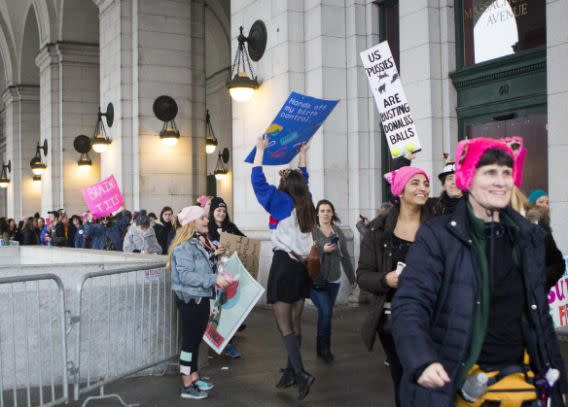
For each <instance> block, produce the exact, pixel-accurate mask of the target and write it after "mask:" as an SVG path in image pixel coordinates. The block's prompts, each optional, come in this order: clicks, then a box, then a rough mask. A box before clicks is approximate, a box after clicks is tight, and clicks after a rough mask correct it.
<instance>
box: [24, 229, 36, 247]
mask: <svg viewBox="0 0 568 407" xmlns="http://www.w3.org/2000/svg"><path fill="white" fill-rule="evenodd" d="M20 244H21V245H23V246H32V245H37V244H39V241H38V237H37V234H36V233H35V230H33V229H25V230H23V231H22V241H21V242H20Z"/></svg>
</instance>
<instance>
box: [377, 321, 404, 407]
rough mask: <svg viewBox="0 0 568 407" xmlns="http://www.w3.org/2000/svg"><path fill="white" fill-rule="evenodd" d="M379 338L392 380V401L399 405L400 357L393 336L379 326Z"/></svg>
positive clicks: (397, 406)
mask: <svg viewBox="0 0 568 407" xmlns="http://www.w3.org/2000/svg"><path fill="white" fill-rule="evenodd" d="M379 339H380V340H381V344H382V345H383V349H384V351H385V355H386V356H387V359H388V361H389V370H390V374H391V377H392V382H393V385H394V401H395V404H396V407H399V406H400V395H399V394H398V393H399V389H400V382H401V380H402V365H401V363H400V359H399V358H398V355H397V354H396V348H395V344H394V338H393V337H392V335H391V334H390V333H386V332H382V331H381V328H380V327H379Z"/></svg>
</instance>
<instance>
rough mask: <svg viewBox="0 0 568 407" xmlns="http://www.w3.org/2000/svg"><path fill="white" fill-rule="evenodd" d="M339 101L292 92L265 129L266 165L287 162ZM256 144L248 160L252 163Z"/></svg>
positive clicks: (264, 163) (264, 160)
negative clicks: (266, 138) (266, 144)
mask: <svg viewBox="0 0 568 407" xmlns="http://www.w3.org/2000/svg"><path fill="white" fill-rule="evenodd" d="M337 102H339V101H338V100H325V99H317V98H313V97H311V96H306V95H302V94H301V93H297V92H292V93H290V96H288V99H287V100H286V103H284V106H282V108H281V109H280V111H279V112H278V114H277V115H276V117H275V118H274V120H273V121H272V124H270V126H268V129H266V135H267V137H268V146H267V147H266V150H264V159H263V161H262V164H263V165H282V164H288V163H289V162H290V161H292V159H293V158H294V157H295V156H296V154H298V152H299V151H300V146H301V145H302V144H304V143H307V142H308V141H309V140H310V138H311V137H312V136H313V135H314V133H315V132H316V131H317V130H318V129H319V128H320V126H321V124H322V123H323V122H324V120H325V119H327V116H329V114H330V113H331V111H332V110H333V108H334V107H335V105H337ZM255 154H256V147H255V148H253V149H252V151H251V152H250V154H249V155H248V156H247V158H246V159H245V162H247V163H252V162H253V161H254V155H255Z"/></svg>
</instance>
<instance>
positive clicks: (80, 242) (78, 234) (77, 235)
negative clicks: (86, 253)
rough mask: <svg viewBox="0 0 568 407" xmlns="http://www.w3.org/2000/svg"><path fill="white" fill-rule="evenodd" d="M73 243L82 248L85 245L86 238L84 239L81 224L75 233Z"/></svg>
mask: <svg viewBox="0 0 568 407" xmlns="http://www.w3.org/2000/svg"><path fill="white" fill-rule="evenodd" d="M74 240H75V241H74V245H75V248H77V249H84V248H85V247H87V240H86V239H85V229H84V227H83V225H79V227H78V228H77V232H76V233H75V239H74Z"/></svg>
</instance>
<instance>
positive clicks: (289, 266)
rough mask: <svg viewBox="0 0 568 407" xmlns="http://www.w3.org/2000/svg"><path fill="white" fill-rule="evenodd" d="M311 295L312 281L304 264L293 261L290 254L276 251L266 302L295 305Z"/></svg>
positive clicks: (269, 277)
mask: <svg viewBox="0 0 568 407" xmlns="http://www.w3.org/2000/svg"><path fill="white" fill-rule="evenodd" d="M309 295H310V279H309V277H308V271H307V270H306V266H305V264H304V263H300V262H298V261H296V260H294V259H292V258H291V257H290V256H289V255H288V253H286V252H285V251H282V250H275V251H274V256H273V257H272V265H271V266H270V273H269V275H268V285H267V287H266V302H268V303H269V304H274V303H275V302H277V301H281V302H286V303H289V304H291V303H294V302H296V301H298V300H302V299H305V298H307V297H309Z"/></svg>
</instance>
